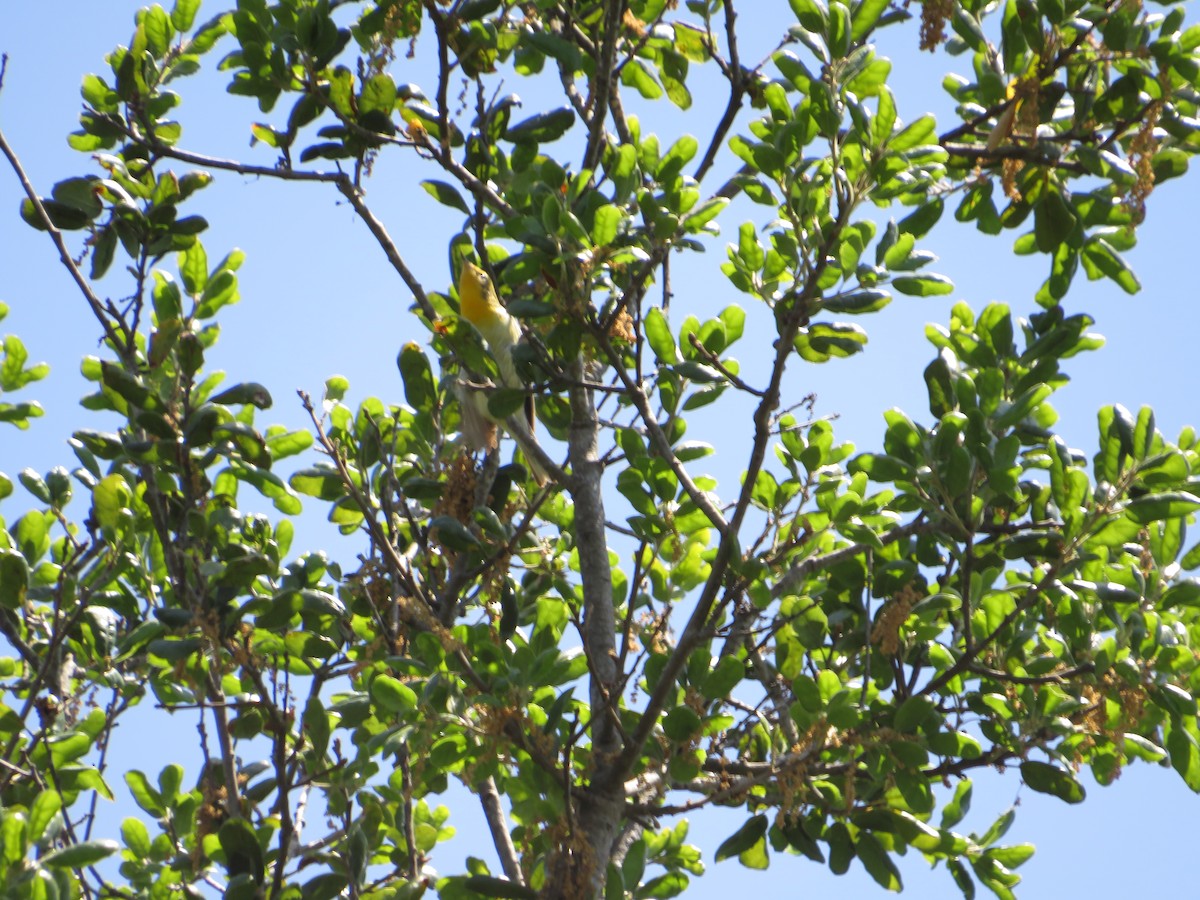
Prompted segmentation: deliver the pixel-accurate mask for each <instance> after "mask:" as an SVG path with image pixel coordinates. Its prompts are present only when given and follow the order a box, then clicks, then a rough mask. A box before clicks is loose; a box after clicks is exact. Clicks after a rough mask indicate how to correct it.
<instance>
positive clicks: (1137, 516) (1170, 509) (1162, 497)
mask: <svg viewBox="0 0 1200 900" xmlns="http://www.w3.org/2000/svg"><path fill="white" fill-rule="evenodd" d="M1198 509H1200V497H1196V496H1195V495H1194V494H1189V493H1185V492H1183V491H1175V492H1168V493H1163V494H1147V495H1146V496H1144V497H1138V498H1137V499H1136V500H1131V501H1130V502H1129V505H1128V506H1126V507H1125V513H1126V515H1128V516H1129V518H1131V519H1133V521H1135V522H1137V523H1138V524H1139V525H1148V524H1149V523H1151V522H1158V521H1161V520H1163V519H1174V518H1178V517H1179V516H1186V515H1188V514H1189V513H1193V512H1195V511H1196V510H1198Z"/></svg>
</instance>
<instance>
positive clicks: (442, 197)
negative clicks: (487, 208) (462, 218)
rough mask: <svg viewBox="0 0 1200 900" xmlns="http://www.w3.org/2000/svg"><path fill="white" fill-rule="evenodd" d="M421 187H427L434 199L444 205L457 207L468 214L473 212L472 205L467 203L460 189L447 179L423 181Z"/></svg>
mask: <svg viewBox="0 0 1200 900" xmlns="http://www.w3.org/2000/svg"><path fill="white" fill-rule="evenodd" d="M421 187H423V188H425V191H426V192H427V193H428V194H429V196H431V197H433V199H434V200H436V201H437V202H438V203H440V204H442V205H443V206H449V207H450V208H452V209H457V210H458V211H459V212H462V213H465V214H466V215H468V216H469V215H470V214H471V207H469V206H468V205H467V201H466V200H464V199H463V197H462V194H460V193H459V192H458V189H457V188H456V187H454V185H452V184H449V183H448V182H445V181H434V180H432V179H431V180H429V181H422V182H421Z"/></svg>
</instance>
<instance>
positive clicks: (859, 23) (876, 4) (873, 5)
mask: <svg viewBox="0 0 1200 900" xmlns="http://www.w3.org/2000/svg"><path fill="white" fill-rule="evenodd" d="M887 7H888V0H861V2H860V3H859V4H858V8H857V9H856V10H854V15H853V16H852V17H851V19H850V21H851V24H852V28H851V30H850V40H851V41H852V42H854V43H857V42H858V41H861V40H862V39H863V38H864V37H866V36H867V33H868V32H869V31H870V30H871V29H872V28H874V27H875V24H876V23H877V22H878V21H879V17H880V16H881V15H883V11H884V10H885V9H887Z"/></svg>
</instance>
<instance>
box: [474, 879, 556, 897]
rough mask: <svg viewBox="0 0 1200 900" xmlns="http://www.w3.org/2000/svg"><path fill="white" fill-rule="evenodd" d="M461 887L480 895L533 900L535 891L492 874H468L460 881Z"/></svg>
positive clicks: (535, 894)
mask: <svg viewBox="0 0 1200 900" xmlns="http://www.w3.org/2000/svg"><path fill="white" fill-rule="evenodd" d="M462 885H463V887H465V888H466V889H467V890H469V891H473V892H474V893H476V894H479V895H480V896H482V897H500V898H503V900H535V898H536V897H537V896H538V893H537V891H535V890H533V889H532V888H528V887H526V886H525V885H523V884H517V883H516V882H515V881H509V880H508V879H506V878H497V877H495V876H494V875H469V876H467V877H466V878H464V879H463V881H462Z"/></svg>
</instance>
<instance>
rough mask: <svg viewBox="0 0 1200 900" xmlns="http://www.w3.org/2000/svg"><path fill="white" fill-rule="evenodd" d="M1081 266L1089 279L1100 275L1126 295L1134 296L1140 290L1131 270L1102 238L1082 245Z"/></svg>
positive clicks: (1093, 239) (1139, 285)
mask: <svg viewBox="0 0 1200 900" xmlns="http://www.w3.org/2000/svg"><path fill="white" fill-rule="evenodd" d="M1083 264H1084V268H1085V270H1086V271H1087V272H1088V275H1089V277H1093V278H1098V277H1100V276H1101V275H1103V276H1105V277H1107V278H1109V279H1111V280H1112V281H1114V282H1116V283H1117V284H1118V285H1119V286H1120V288H1121V290H1123V291H1124V292H1125V293H1127V294H1136V293H1137V292H1138V291H1140V290H1141V289H1142V284H1141V282H1140V281H1138V278H1137V276H1136V275H1135V274H1134V273H1133V269H1131V268H1130V267H1129V264H1128V263H1126V262H1125V260H1124V258H1123V257H1122V256H1121V254H1120V253H1118V252H1117V251H1116V250H1115V249H1114V248H1113V246H1112V245H1111V244H1110V243H1109V242H1108V241H1106V240H1105V239H1104V238H1102V237H1092V238H1090V239H1089V240H1088V242H1087V243H1086V244H1084V245H1083Z"/></svg>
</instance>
